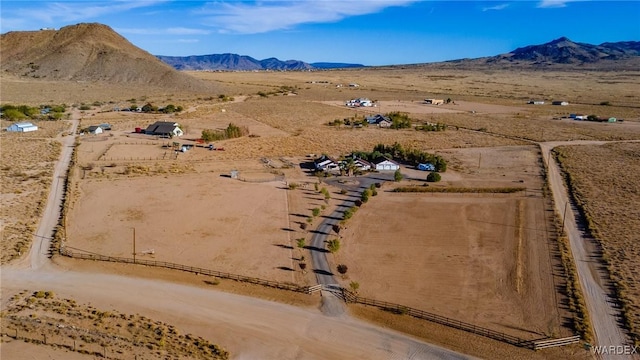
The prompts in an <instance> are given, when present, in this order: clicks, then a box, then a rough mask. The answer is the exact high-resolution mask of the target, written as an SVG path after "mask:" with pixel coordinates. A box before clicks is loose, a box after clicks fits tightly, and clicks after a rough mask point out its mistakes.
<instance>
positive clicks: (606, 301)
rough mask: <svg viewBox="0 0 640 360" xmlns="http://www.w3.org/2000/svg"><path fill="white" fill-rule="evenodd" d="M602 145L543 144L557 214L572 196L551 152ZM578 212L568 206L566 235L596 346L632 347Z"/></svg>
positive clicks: (542, 149)
mask: <svg viewBox="0 0 640 360" xmlns="http://www.w3.org/2000/svg"><path fill="white" fill-rule="evenodd" d="M604 143H605V142H602V141H570V142H548V143H541V144H540V148H541V151H542V156H543V158H544V161H545V163H547V165H548V168H549V174H548V176H549V186H550V187H551V190H552V192H553V200H554V202H555V206H556V211H557V212H558V214H560V216H563V215H564V211H565V204H567V203H569V196H568V193H567V189H566V187H565V184H564V180H563V178H562V175H561V172H560V168H559V166H558V164H557V163H556V161H555V159H554V158H553V156H552V155H551V150H552V149H553V148H554V147H556V146H560V145H602V144H604ZM576 213H577V211H576V209H574V208H573V207H572V206H571V205H570V203H569V206H566V221H565V231H566V232H567V235H568V237H569V243H570V246H571V252H572V254H573V259H574V262H575V264H576V268H577V271H578V277H579V279H580V286H581V287H582V291H583V293H584V297H585V302H586V305H587V310H588V311H589V315H590V317H591V323H592V325H593V331H594V333H595V342H594V344H593V345H599V346H610V345H613V346H617V345H630V342H629V339H628V338H627V336H626V335H625V333H624V332H623V330H622V329H621V327H620V324H619V319H620V313H619V310H618V309H617V308H616V307H615V299H612V298H611V297H610V296H609V294H608V293H607V291H606V289H605V287H606V284H607V277H606V274H603V272H602V271H601V270H600V268H599V267H600V263H599V262H597V261H594V260H593V255H594V254H592V253H591V252H590V251H589V249H588V248H587V244H586V241H585V237H584V234H583V233H582V231H581V230H580V229H579V226H578V224H577V222H576V219H577V217H576ZM602 358H603V359H614V358H615V359H625V358H629V359H631V358H632V357H631V356H630V355H629V356H628V357H625V356H622V355H603V356H602Z"/></svg>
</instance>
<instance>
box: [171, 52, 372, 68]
mask: <svg viewBox="0 0 640 360" xmlns="http://www.w3.org/2000/svg"><path fill="white" fill-rule="evenodd" d="M158 59H160V60H162V61H164V62H165V63H167V64H169V65H171V66H173V67H174V68H175V69H177V70H214V71H215V70H224V71H252V70H274V71H282V70H285V71H295V70H314V69H336V68H352V67H363V66H364V65H361V64H343V63H314V64H309V63H306V62H304V61H300V60H286V61H282V60H278V59H276V58H268V59H264V60H257V59H254V58H252V57H251V56H246V55H238V54H211V55H197V56H163V55H158Z"/></svg>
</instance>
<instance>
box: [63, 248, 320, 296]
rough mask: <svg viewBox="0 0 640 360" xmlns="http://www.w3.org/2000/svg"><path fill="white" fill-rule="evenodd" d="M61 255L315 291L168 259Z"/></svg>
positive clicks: (293, 289) (280, 287) (78, 254)
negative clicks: (173, 261) (168, 260)
mask: <svg viewBox="0 0 640 360" xmlns="http://www.w3.org/2000/svg"><path fill="white" fill-rule="evenodd" d="M60 255H63V256H68V257H71V258H75V259H85V260H95V261H107V262H117V263H125V264H138V265H146V266H154V267H162V268H166V269H173V270H181V271H186V272H190V273H194V274H203V275H209V276H215V277H217V278H220V279H230V280H235V281H240V282H246V283H251V284H257V285H262V286H267V287H272V288H276V289H281V290H288V291H295V292H300V293H305V294H311V293H312V292H313V291H312V290H311V288H312V287H309V286H300V285H296V284H290V283H283V282H278V281H271V280H265V279H260V278H254V277H249V276H243V275H237V274H231V273H226V272H221V271H215V270H210V269H204V268H200V267H194V266H188V265H182V264H175V263H170V262H166V261H155V260H145V259H136V260H133V259H131V258H122V257H116V256H105V255H99V254H87V253H79V252H73V251H71V250H69V249H67V248H65V247H60Z"/></svg>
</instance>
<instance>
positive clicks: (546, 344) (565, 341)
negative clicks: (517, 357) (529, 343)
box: [533, 335, 580, 350]
mask: <svg viewBox="0 0 640 360" xmlns="http://www.w3.org/2000/svg"><path fill="white" fill-rule="evenodd" d="M578 342H580V336H579V335H575V336H569V337H566V338H562V339H549V340H541V341H535V342H534V343H533V350H540V349H547V348H551V347H556V346H564V345H570V344H575V343H578Z"/></svg>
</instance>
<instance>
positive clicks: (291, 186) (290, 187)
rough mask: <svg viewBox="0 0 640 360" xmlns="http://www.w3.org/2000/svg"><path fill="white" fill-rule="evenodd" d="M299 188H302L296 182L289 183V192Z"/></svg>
mask: <svg viewBox="0 0 640 360" xmlns="http://www.w3.org/2000/svg"><path fill="white" fill-rule="evenodd" d="M298 186H300V185H298V183H294V182H292V183H289V190H295V189H297V188H298Z"/></svg>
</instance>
